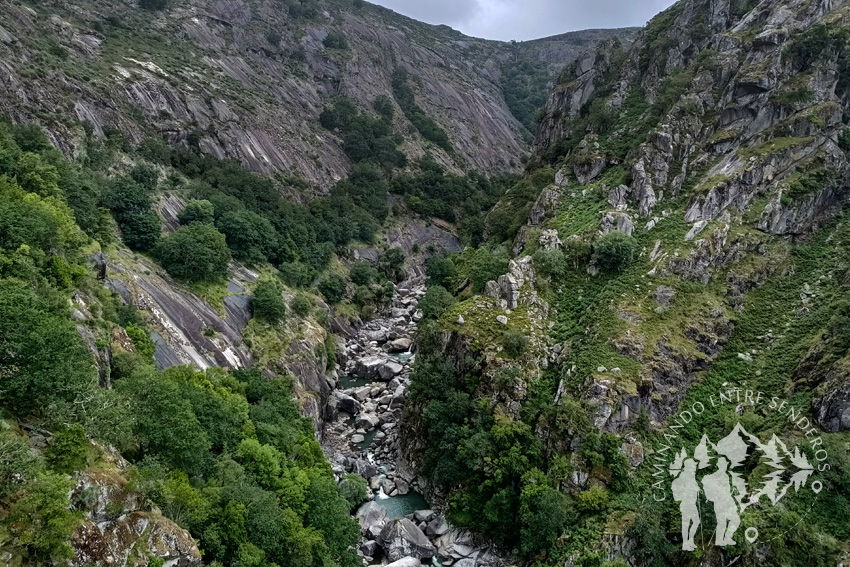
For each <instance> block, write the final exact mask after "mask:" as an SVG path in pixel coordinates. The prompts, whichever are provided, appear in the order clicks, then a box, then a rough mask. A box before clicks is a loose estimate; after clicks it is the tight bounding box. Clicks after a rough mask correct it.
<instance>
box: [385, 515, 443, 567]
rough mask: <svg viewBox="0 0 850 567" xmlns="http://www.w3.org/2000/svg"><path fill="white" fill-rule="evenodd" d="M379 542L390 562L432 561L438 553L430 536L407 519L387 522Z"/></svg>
mask: <svg viewBox="0 0 850 567" xmlns="http://www.w3.org/2000/svg"><path fill="white" fill-rule="evenodd" d="M377 540H378V543H380V544H381V547H383V548H384V552H385V553H386V555H387V557H388V558H389V560H390V561H399V560H400V559H403V558H407V557H415V558H416V559H419V560H422V559H431V558H432V557H434V555H436V553H437V550H436V548H435V547H434V545H433V544H432V543H431V541H430V540H429V539H428V536H426V535H425V534H424V533H423V532H422V530H420V529H419V528H418V527H417V526H416V524H414V523H413V522H412V521H410V520H408V519H407V518H402V519H400V520H393V521H390V522H387V523H386V524H385V525H384V528H383V529H382V530H381V534H380V535H379V536H378V538H377Z"/></svg>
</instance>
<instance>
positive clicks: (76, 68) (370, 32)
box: [0, 0, 633, 190]
mask: <svg viewBox="0 0 850 567" xmlns="http://www.w3.org/2000/svg"><path fill="white" fill-rule="evenodd" d="M167 6H168V7H167V8H166V9H165V10H162V11H154V12H150V11H146V10H141V9H139V8H138V7H137V6H136V5H135V3H133V2H118V1H115V2H106V3H103V2H85V1H83V2H70V1H62V2H52V3H49V4H45V3H33V4H32V5H27V4H20V3H14V2H11V1H9V2H4V3H3V4H2V5H0V9H2V11H3V13H4V14H5V15H6V18H5V19H4V22H3V26H4V27H3V28H0V39H2V41H0V54H2V60H3V63H2V69H3V72H2V81H3V86H4V88H3V93H2V95H0V111H2V112H4V113H6V114H8V115H10V116H12V117H14V118H15V119H16V120H20V121H33V120H35V121H38V122H39V123H41V124H42V125H43V126H45V127H46V128H47V129H48V130H49V131H50V132H51V135H52V138H53V141H54V143H55V144H56V145H57V146H58V147H60V148H62V149H63V150H64V151H65V152H66V153H68V154H77V153H79V152H80V151H81V146H82V138H83V135H82V131H81V130H80V128H79V125H78V121H87V122H90V123H91V127H92V128H93V129H94V132H95V133H96V134H97V135H98V136H103V135H104V132H105V133H107V134H108V133H110V132H114V131H115V130H116V129H117V130H118V131H120V132H122V133H124V134H125V135H126V137H127V139H128V140H129V141H130V142H131V143H133V144H137V143H139V142H140V141H142V140H143V139H144V138H146V137H148V136H150V135H152V134H165V135H166V136H167V137H168V138H170V139H171V140H172V141H173V142H174V143H187V142H188V143H192V144H197V145H199V146H200V147H201V148H202V149H203V151H205V152H208V153H211V154H214V155H216V156H218V157H224V156H227V157H232V158H236V159H238V160H240V161H241V162H242V163H243V164H244V165H246V166H247V167H249V168H250V169H252V170H254V171H257V172H262V173H265V174H272V173H275V174H279V175H280V176H282V177H286V176H300V177H303V178H304V179H306V180H307V181H309V182H310V183H311V184H313V185H315V186H316V187H317V188H318V189H321V190H326V189H328V188H329V187H330V185H332V184H333V183H334V182H335V181H337V180H339V179H341V178H343V177H345V176H346V175H347V172H348V169H349V166H350V163H349V161H348V158H346V156H345V154H344V153H343V151H342V149H341V147H340V146H341V141H340V140H339V139H338V138H337V137H336V136H335V135H334V134H333V133H331V132H328V131H326V130H323V129H322V128H321V127H320V126H319V124H318V120H317V119H318V117H319V114H320V112H321V111H322V108H323V106H324V105H325V103H326V101H327V100H328V99H329V98H330V97H333V96H336V95H345V96H347V97H350V98H351V99H353V100H355V101H357V102H358V103H359V104H360V105H361V106H362V107H363V108H368V109H371V108H372V105H373V102H374V101H375V98H376V97H377V96H378V95H388V96H390V97H391V98H392V95H393V90H392V87H391V77H392V73H393V70H394V69H395V68H397V67H403V68H406V69H408V70H409V71H410V73H411V75H412V77H413V79H414V81H415V89H414V90H415V93H416V99H417V102H418V104H419V106H420V107H422V108H423V109H424V111H425V112H426V113H427V115H428V116H430V117H431V118H433V119H434V120H436V121H437V123H438V124H440V125H441V126H442V128H443V129H444V130H446V131H447V133H448V134H449V138H450V140H451V144H452V148H451V151H448V152H446V151H441V150H439V149H437V148H434V149H435V151H438V152H439V153H440V154H441V155H440V160H441V161H443V162H444V163H446V164H447V165H449V166H451V167H452V168H453V169H457V170H464V171H465V170H467V169H470V168H471V169H475V170H478V171H481V172H485V173H492V172H508V171H518V170H519V168H520V158H521V157H522V156H523V155H524V154H526V153H527V152H528V151H529V149H530V148H529V146H528V144H527V143H526V138H527V133H526V132H525V130H524V128H523V126H522V125H521V124H520V123H519V122H518V121H517V119H516V118H515V117H514V116H513V115H512V114H511V111H510V110H509V108H508V106H507V105H506V104H505V100H504V95H503V88H502V86H503V85H502V82H501V74H502V67H503V64H504V63H506V62H508V61H510V60H512V59H513V60H515V61H518V60H530V61H533V62H537V61H545V63H546V65H545V72H544V75H543V77H544V82H543V85H540V87H541V88H545V82H546V81H548V79H549V78H550V77H551V76H552V75H553V74H554V73H556V72H557V71H559V70H560V67H561V66H563V65H565V64H568V63H569V62H570V61H571V60H572V59H574V58H575V57H577V56H578V54H580V53H582V52H584V51H585V50H587V49H589V48H592V47H593V46H594V45H595V43H596V42H597V41H599V40H600V39H607V38H611V37H618V36H622V38H623V40H624V41H626V40H628V38H629V37H631V36H632V35H633V30H623V31H600V32H590V33H587V34H585V33H584V32H580V33H576V34H570V35H566V36H563V37H559V38H553V39H550V40H546V41H543V42H527V43H522V44H517V45H511V44H508V43H500V42H494V41H485V40H479V39H474V38H469V37H466V36H464V35H462V34H460V33H458V32H455V31H453V30H451V29H449V28H446V27H434V26H428V25H425V24H421V23H419V22H416V21H413V20H410V19H408V18H404V17H402V16H400V15H397V14H395V13H393V12H391V11H389V10H386V9H383V8H380V7H377V6H373V5H371V4H368V3H357V6H356V7H355V6H353V5H352V4H351V3H350V2H347V1H342V0H333V1H321V2H319V1H313V2H303V3H298V2H296V3H285V2H279V1H277V0H274V1H272V0H239V1H237V2H223V1H215V0H191V1H180V2H170V3H167ZM7 28H8V29H7ZM328 38H330V39H328ZM537 84H538V85H539V79H538V83H537ZM397 116H398V117H397V124H396V126H397V128H398V130H399V131H401V132H402V133H403V136H404V139H405V144H404V148H403V149H404V150H405V151H406V152H407V153H408V154H409V157H410V158H418V157H420V156H421V155H422V154H423V151H424V150H425V149H426V148H429V147H432V144H430V143H428V142H426V140H424V139H423V138H422V137H421V136H420V135H419V134H417V133H415V129H414V127H413V125H412V124H411V123H410V122H409V121H408V120H407V119H406V118H404V115H403V114H402V113H401V112H398V113H397Z"/></svg>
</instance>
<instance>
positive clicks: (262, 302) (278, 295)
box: [251, 280, 286, 325]
mask: <svg viewBox="0 0 850 567" xmlns="http://www.w3.org/2000/svg"><path fill="white" fill-rule="evenodd" d="M251 304H252V306H253V309H254V316H255V317H257V318H258V319H260V320H261V321H264V322H266V323H268V324H270V325H277V324H278V323H281V322H283V320H284V319H285V318H286V302H285V301H284V300H283V288H281V287H280V285H279V284H278V283H277V282H274V281H271V280H263V281H261V282H260V283H258V284H257V287H256V289H255V290H254V293H253V295H252V296H251Z"/></svg>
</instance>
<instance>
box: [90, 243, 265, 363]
mask: <svg viewBox="0 0 850 567" xmlns="http://www.w3.org/2000/svg"><path fill="white" fill-rule="evenodd" d="M232 274H233V281H232V282H231V284H230V285H231V286H233V288H234V289H239V290H243V291H244V290H245V287H244V286H245V285H246V283H248V282H250V281H256V279H257V275H256V274H254V273H252V272H250V271H248V270H244V269H235V270H232ZM107 278H108V279H107V282H106V283H107V286H108V287H109V288H111V289H112V290H113V291H115V292H116V293H117V294H118V295H119V296H120V297H121V299H122V300H123V301H124V302H125V303H130V304H132V305H133V306H135V307H136V308H137V309H139V310H142V311H145V312H147V313H149V320H148V322H149V324H150V325H151V328H152V329H154V330H155V332H156V334H155V335H154V336H153V337H152V338H153V339H154V342H155V343H156V352H155V354H154V357H155V359H156V363H157V366H158V367H159V368H161V369H162V368H168V367H170V366H175V365H179V364H192V365H195V366H197V367H198V368H200V369H205V368H210V367H212V366H221V367H224V368H234V369H235V368H246V367H250V366H251V364H253V356H252V355H251V351H250V349H249V348H248V347H247V346H245V345H244V343H243V336H242V331H243V330H244V329H245V327H246V326H247V324H248V321H249V320H250V319H251V311H250V298H249V297H248V296H247V295H243V294H236V295H233V296H231V297H228V298H227V301H225V314H224V316H222V314H221V313H219V312H218V311H217V310H216V309H214V308H213V307H212V306H211V305H210V304H209V303H208V302H206V301H204V300H203V299H201V298H200V297H198V296H197V295H195V294H193V293H190V292H189V291H187V290H186V289H185V288H183V287H182V286H180V285H178V284H176V283H175V282H173V281H172V280H171V279H170V278H168V277H167V276H166V275H165V274H160V273H158V272H157V269H156V268H155V267H154V266H153V265H151V264H148V263H147V261H146V260H144V259H143V258H141V257H139V256H136V255H134V254H131V253H130V252H128V251H122V252H119V253H118V254H117V255H115V256H114V257H113V258H110V259H109V261H108V268H107ZM207 329H209V330H212V331H213V332H214V334H213V336H208V335H209V331H207ZM205 331H206V332H205Z"/></svg>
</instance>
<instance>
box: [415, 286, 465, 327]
mask: <svg viewBox="0 0 850 567" xmlns="http://www.w3.org/2000/svg"><path fill="white" fill-rule="evenodd" d="M455 301H456V300H455V298H454V296H453V295H452V294H451V293H449V292H448V291H447V290H446V288H444V287H443V286H439V285H432V286H431V287H429V288H428V291H426V292H425V295H424V296H423V297H422V300H421V301H420V302H419V308H420V309H421V310H422V316H423V317H425V318H426V319H439V318H440V317H441V316H442V315H443V313H445V312H446V311H448V310H449V309H450V308H451V306H452V305H454V304H455Z"/></svg>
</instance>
